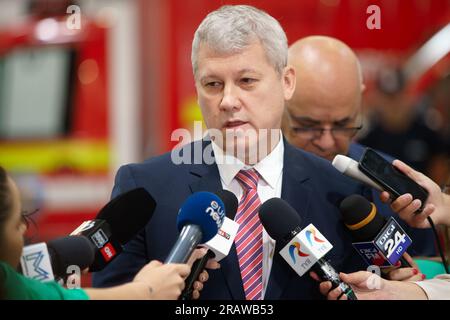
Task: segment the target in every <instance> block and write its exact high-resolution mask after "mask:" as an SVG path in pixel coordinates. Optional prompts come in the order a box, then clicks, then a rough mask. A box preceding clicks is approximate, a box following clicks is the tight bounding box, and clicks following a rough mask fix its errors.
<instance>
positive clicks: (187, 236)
mask: <svg viewBox="0 0 450 320" xmlns="http://www.w3.org/2000/svg"><path fill="white" fill-rule="evenodd" d="M201 239H202V231H201V229H200V227H199V226H197V225H193V224H189V225H187V226H184V227H183V229H182V230H181V233H180V236H179V237H178V239H177V242H175V245H174V246H173V247H172V250H171V251H170V253H169V255H168V256H167V258H166V261H164V263H186V262H187V261H188V259H189V257H190V256H191V254H192V251H194V249H195V247H196V246H197V245H198V244H199V243H200V241H201Z"/></svg>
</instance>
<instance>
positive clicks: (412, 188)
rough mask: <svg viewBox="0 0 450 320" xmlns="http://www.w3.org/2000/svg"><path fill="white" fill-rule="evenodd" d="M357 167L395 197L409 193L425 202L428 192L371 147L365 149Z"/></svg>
mask: <svg viewBox="0 0 450 320" xmlns="http://www.w3.org/2000/svg"><path fill="white" fill-rule="evenodd" d="M359 167H360V169H361V170H362V171H363V172H364V173H365V174H367V175H368V176H369V177H371V178H372V179H374V180H375V181H376V182H378V183H379V184H380V185H382V186H383V187H384V188H386V191H388V192H389V193H391V194H392V195H393V196H394V197H395V198H397V197H398V196H401V195H402V194H405V193H410V194H411V195H412V196H413V198H414V199H419V200H421V201H422V205H423V204H425V201H426V200H427V198H428V192H427V191H426V190H425V189H424V188H422V187H421V186H420V185H419V184H417V183H416V182H415V181H414V180H412V179H411V178H409V177H408V176H407V175H405V174H403V173H402V172H400V171H399V170H397V169H396V168H395V167H394V166H393V165H392V164H391V163H390V162H388V161H387V160H385V159H384V158H383V157H382V156H380V155H379V154H378V153H376V152H375V151H373V150H372V149H370V148H367V149H366V151H365V152H364V155H363V156H362V158H361V161H360V163H359Z"/></svg>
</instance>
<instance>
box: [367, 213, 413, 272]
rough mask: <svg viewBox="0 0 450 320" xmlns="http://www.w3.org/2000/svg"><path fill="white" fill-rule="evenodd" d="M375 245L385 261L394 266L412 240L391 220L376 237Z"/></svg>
mask: <svg viewBox="0 0 450 320" xmlns="http://www.w3.org/2000/svg"><path fill="white" fill-rule="evenodd" d="M375 243H376V246H377V247H378V249H379V250H380V252H381V253H382V254H383V255H384V256H385V257H386V259H387V260H388V261H389V262H390V263H391V264H395V263H396V262H397V261H398V259H400V257H401V255H403V253H405V252H406V249H408V247H409V246H410V245H411V243H412V240H411V239H410V238H409V237H408V235H407V234H406V233H405V231H403V229H402V228H401V227H400V225H399V224H398V223H397V221H395V219H394V218H391V219H389V222H388V223H387V225H386V227H385V228H384V229H383V230H382V231H381V232H380V234H379V235H378V236H377V240H376V242H375Z"/></svg>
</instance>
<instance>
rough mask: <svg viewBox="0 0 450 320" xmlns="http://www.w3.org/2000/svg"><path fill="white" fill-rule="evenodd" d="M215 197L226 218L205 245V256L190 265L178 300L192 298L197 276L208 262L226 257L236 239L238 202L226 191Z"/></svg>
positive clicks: (221, 191)
mask: <svg viewBox="0 0 450 320" xmlns="http://www.w3.org/2000/svg"><path fill="white" fill-rule="evenodd" d="M216 195H217V196H218V197H219V198H220V199H222V202H223V203H224V205H225V214H226V217H225V219H224V221H223V224H222V227H221V228H220V229H219V231H218V232H217V234H216V235H215V236H214V238H212V239H211V240H209V241H208V242H207V243H205V246H206V247H207V248H208V251H207V252H206V254H205V255H204V256H203V257H202V258H201V259H198V260H197V261H195V262H194V264H193V265H192V270H191V273H190V274H189V276H188V277H187V278H186V281H185V284H186V285H185V288H184V290H183V292H182V293H181V295H180V298H179V300H190V299H191V298H192V291H193V290H194V289H193V286H194V282H195V281H196V280H197V279H198V276H199V275H200V273H201V272H202V270H203V269H205V266H206V263H207V262H208V260H209V259H212V258H215V259H216V261H220V260H222V259H223V258H224V257H226V256H227V255H228V253H229V252H230V249H231V246H232V245H233V242H234V238H235V237H236V234H237V231H238V229H239V224H238V223H237V222H234V221H233V220H234V217H235V216H236V211H237V208H238V200H237V198H236V196H235V195H234V194H233V193H232V192H230V191H228V190H220V191H219V192H217V193H216Z"/></svg>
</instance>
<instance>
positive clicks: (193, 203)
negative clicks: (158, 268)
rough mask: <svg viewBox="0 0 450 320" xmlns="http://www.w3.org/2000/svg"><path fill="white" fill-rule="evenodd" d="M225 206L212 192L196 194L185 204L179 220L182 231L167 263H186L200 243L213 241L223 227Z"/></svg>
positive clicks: (179, 214)
mask: <svg viewBox="0 0 450 320" xmlns="http://www.w3.org/2000/svg"><path fill="white" fill-rule="evenodd" d="M224 207H225V205H224V204H223V202H222V200H221V199H220V198H219V197H218V196H216V195H215V194H213V193H211V192H204V191H203V192H196V193H194V194H192V195H191V196H190V197H189V198H187V200H186V201H185V202H184V204H183V206H182V207H181V209H180V211H179V213H178V218H177V226H178V230H181V233H180V236H179V237H178V239H177V241H176V243H175V245H174V246H173V248H172V250H171V251H170V253H169V255H168V257H167V258H166V261H165V263H186V262H187V261H188V259H189V257H190V256H191V254H192V251H194V249H195V247H196V246H197V245H198V244H199V243H204V242H207V241H209V240H210V239H212V238H213V237H214V236H215V235H216V234H217V231H218V230H219V228H220V227H221V226H222V223H223V219H224V217H225V210H224Z"/></svg>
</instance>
